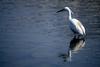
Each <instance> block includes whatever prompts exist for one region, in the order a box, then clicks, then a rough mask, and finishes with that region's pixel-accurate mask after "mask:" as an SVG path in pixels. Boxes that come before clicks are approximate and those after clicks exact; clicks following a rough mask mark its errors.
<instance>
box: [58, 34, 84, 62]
mask: <svg viewBox="0 0 100 67" xmlns="http://www.w3.org/2000/svg"><path fill="white" fill-rule="evenodd" d="M84 46H85V38H81V39H79V38H76V37H75V36H74V37H73V38H72V40H71V41H70V45H69V48H68V52H67V53H65V54H60V55H59V57H61V58H62V59H63V61H64V62H66V61H71V60H72V59H71V58H72V55H73V54H74V53H78V51H79V50H80V49H82V48H83V47H84Z"/></svg>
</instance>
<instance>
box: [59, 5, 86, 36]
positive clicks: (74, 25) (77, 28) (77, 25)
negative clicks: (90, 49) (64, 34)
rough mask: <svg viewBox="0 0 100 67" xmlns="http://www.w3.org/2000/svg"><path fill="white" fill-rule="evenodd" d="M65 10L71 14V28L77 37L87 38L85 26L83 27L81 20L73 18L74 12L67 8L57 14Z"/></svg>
mask: <svg viewBox="0 0 100 67" xmlns="http://www.w3.org/2000/svg"><path fill="white" fill-rule="evenodd" d="M65 10H68V12H69V21H70V23H69V27H70V29H71V30H72V31H73V33H74V34H75V35H81V36H85V35H86V33H85V28H84V26H83V25H82V23H81V22H80V21H79V20H77V19H75V18H72V13H73V12H72V11H71V9H70V8H69V7H65V8H64V9H62V10H59V11H57V13H58V12H61V11H65Z"/></svg>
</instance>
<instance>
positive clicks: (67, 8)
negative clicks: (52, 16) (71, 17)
mask: <svg viewBox="0 0 100 67" xmlns="http://www.w3.org/2000/svg"><path fill="white" fill-rule="evenodd" d="M67 10H68V11H69V12H71V13H72V14H73V12H72V11H71V9H70V8H69V7H64V8H63V9H61V10H59V11H57V12H56V13H58V12H62V11H67Z"/></svg>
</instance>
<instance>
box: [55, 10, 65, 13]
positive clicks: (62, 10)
mask: <svg viewBox="0 0 100 67" xmlns="http://www.w3.org/2000/svg"><path fill="white" fill-rule="evenodd" d="M62 11H66V10H65V9H61V10H59V11H57V12H56V13H59V12H62Z"/></svg>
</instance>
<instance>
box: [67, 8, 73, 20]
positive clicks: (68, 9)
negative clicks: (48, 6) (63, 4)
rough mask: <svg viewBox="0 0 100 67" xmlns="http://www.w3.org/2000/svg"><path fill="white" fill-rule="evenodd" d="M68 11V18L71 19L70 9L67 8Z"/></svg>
mask: <svg viewBox="0 0 100 67" xmlns="http://www.w3.org/2000/svg"><path fill="white" fill-rule="evenodd" d="M68 12H69V19H70V20H71V19H72V14H71V10H70V9H68Z"/></svg>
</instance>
